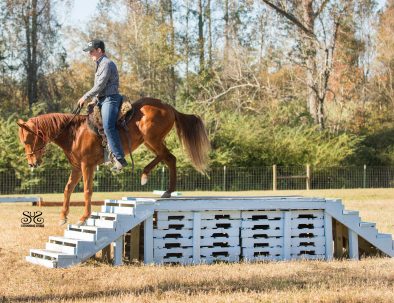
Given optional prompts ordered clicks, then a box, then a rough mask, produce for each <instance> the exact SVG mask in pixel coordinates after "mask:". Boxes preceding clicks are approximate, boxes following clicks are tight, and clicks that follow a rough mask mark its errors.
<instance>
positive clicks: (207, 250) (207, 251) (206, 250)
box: [201, 246, 241, 257]
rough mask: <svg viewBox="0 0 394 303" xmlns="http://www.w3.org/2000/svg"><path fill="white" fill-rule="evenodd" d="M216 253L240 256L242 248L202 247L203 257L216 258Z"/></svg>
mask: <svg viewBox="0 0 394 303" xmlns="http://www.w3.org/2000/svg"><path fill="white" fill-rule="evenodd" d="M216 253H227V254H228V256H239V255H240V254H241V248H240V247H239V246H236V247H201V256H204V257H209V256H214V255H215V254H216Z"/></svg>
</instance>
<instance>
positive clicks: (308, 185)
mask: <svg viewBox="0 0 394 303" xmlns="http://www.w3.org/2000/svg"><path fill="white" fill-rule="evenodd" d="M310 189H311V167H310V165H309V164H307V165H306V190H310Z"/></svg>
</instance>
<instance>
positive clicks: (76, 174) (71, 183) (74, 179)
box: [59, 168, 82, 225]
mask: <svg viewBox="0 0 394 303" xmlns="http://www.w3.org/2000/svg"><path fill="white" fill-rule="evenodd" d="M81 176H82V172H81V169H79V168H73V169H72V171H71V174H70V177H69V178H68V182H67V184H66V187H65V188H64V199H63V207H62V210H61V211H60V221H59V225H63V224H65V223H67V216H68V213H69V211H70V197H71V194H72V193H73V191H74V189H75V186H76V185H77V184H78V182H79V180H81Z"/></svg>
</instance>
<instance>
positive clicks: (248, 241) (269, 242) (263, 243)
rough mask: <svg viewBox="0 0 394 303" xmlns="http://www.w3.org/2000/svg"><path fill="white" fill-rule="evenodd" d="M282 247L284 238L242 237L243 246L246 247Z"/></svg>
mask: <svg viewBox="0 0 394 303" xmlns="http://www.w3.org/2000/svg"><path fill="white" fill-rule="evenodd" d="M276 246H279V247H282V246H283V238H279V237H278V238H268V239H264V238H257V239H254V238H243V239H242V247H244V248H254V247H276Z"/></svg>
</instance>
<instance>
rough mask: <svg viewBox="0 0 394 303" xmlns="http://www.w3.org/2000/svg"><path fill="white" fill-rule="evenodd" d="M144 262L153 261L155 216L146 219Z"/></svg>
mask: <svg viewBox="0 0 394 303" xmlns="http://www.w3.org/2000/svg"><path fill="white" fill-rule="evenodd" d="M144 263H145V264H150V263H153V216H150V217H148V218H147V219H146V220H145V221H144Z"/></svg>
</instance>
